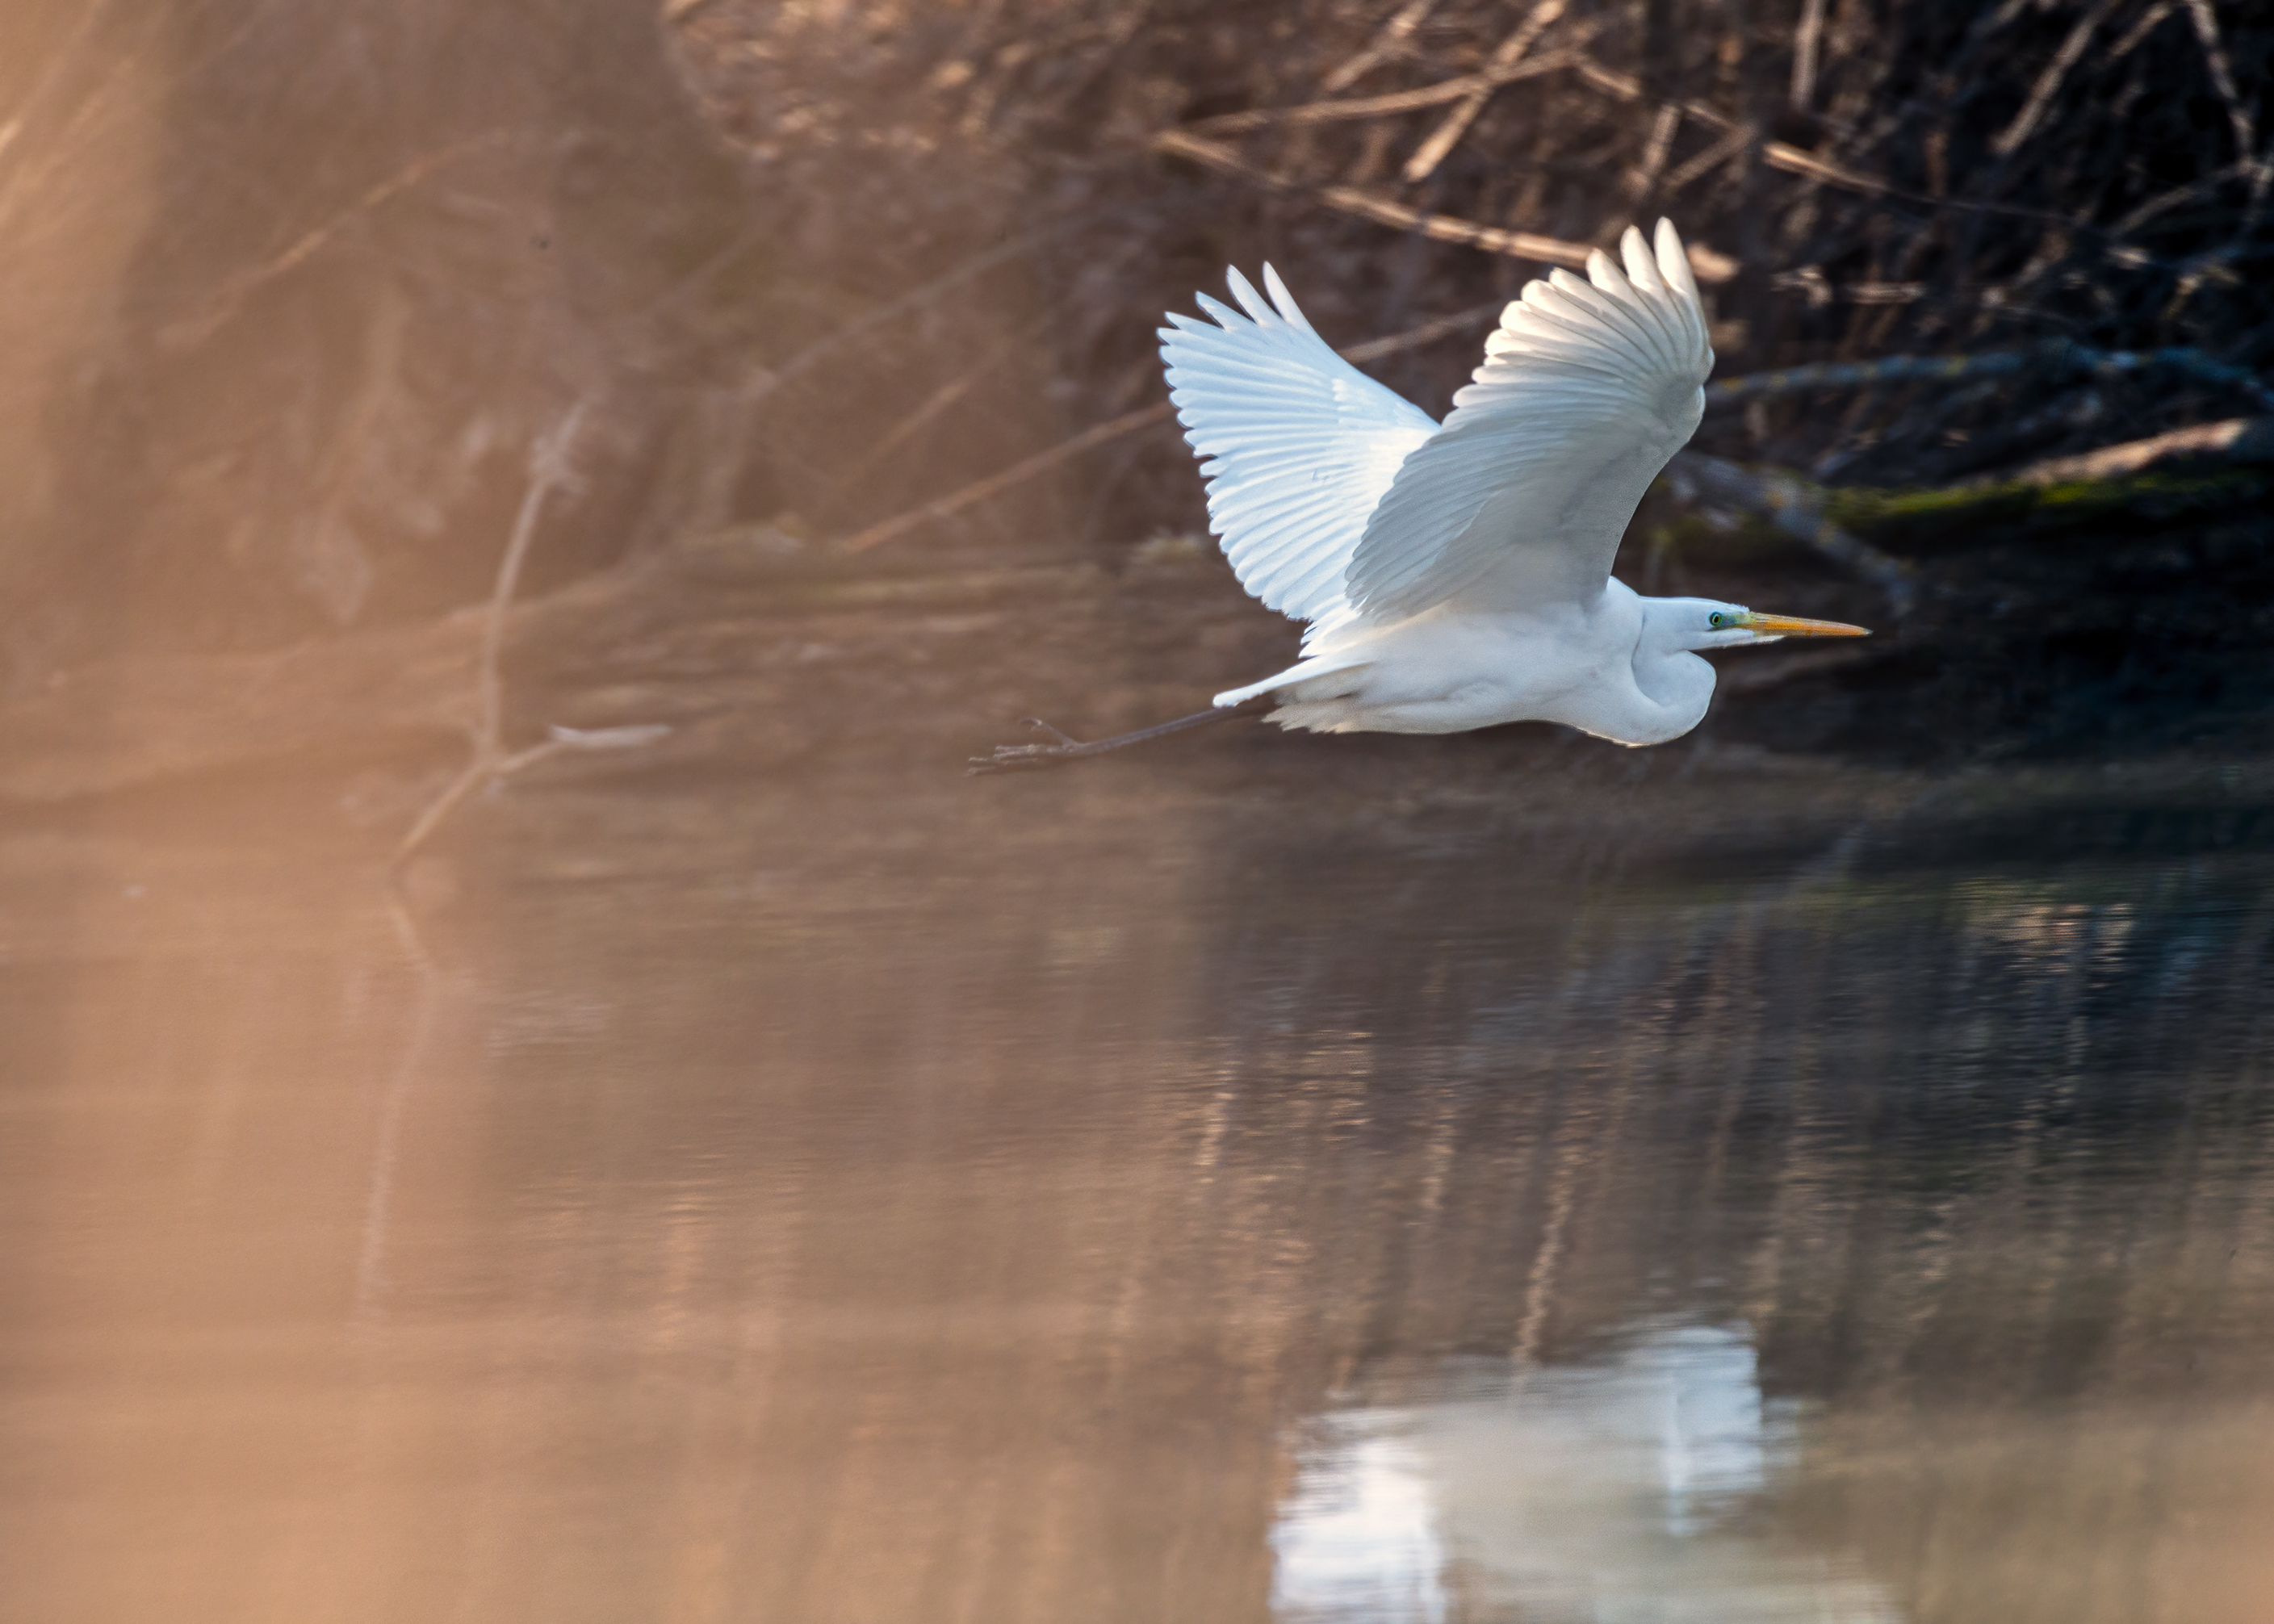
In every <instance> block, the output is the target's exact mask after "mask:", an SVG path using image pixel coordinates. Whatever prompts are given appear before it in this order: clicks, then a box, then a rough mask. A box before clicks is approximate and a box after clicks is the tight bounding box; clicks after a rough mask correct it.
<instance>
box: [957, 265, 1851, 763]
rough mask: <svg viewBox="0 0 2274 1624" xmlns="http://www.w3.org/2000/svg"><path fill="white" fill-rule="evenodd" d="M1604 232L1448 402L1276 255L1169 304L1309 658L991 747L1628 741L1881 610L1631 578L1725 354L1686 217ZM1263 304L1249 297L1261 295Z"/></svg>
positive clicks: (1236, 488) (1236, 512)
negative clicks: (1748, 669)
mask: <svg viewBox="0 0 2274 1624" xmlns="http://www.w3.org/2000/svg"><path fill="white" fill-rule="evenodd" d="M1620 253H1621V257H1622V258H1623V259H1624V261H1625V264H1624V266H1623V267H1621V265H1620V264H1619V262H1618V261H1617V260H1614V259H1612V258H1611V257H1610V256H1609V255H1608V254H1607V253H1603V252H1600V251H1599V252H1596V253H1594V254H1593V255H1592V256H1591V257H1590V258H1589V259H1588V261H1587V277H1586V280H1585V281H1582V280H1580V279H1579V278H1578V277H1577V276H1575V275H1573V274H1571V273H1570V272H1569V271H1564V270H1557V271H1555V272H1553V273H1551V274H1550V275H1549V276H1548V278H1547V280H1546V281H1544V282H1532V283H1529V284H1528V285H1526V287H1525V289H1524V292H1523V295H1522V297H1519V298H1518V299H1517V300H1516V301H1515V302H1514V303H1512V304H1510V305H1509V306H1508V308H1507V309H1506V310H1505V311H1504V312H1502V315H1501V323H1500V327H1499V329H1498V330H1497V331H1496V332H1495V333H1494V334H1493V335H1491V336H1490V337H1489V338H1487V340H1486V341H1485V360H1484V365H1481V366H1480V367H1479V368H1478V369H1477V370H1476V372H1475V373H1474V374H1473V375H1472V376H1473V381H1472V382H1471V383H1470V384H1469V385H1468V386H1467V387H1465V388H1464V389H1462V390H1461V391H1460V393H1459V394H1457V395H1455V396H1454V397H1453V411H1452V414H1451V416H1449V417H1447V418H1446V419H1445V421H1444V422H1443V423H1442V424H1438V423H1435V422H1434V421H1432V420H1431V419H1430V417H1429V416H1428V414H1427V413H1426V412H1424V411H1422V410H1420V409H1419V407H1417V406H1414V405H1412V403H1411V402H1407V401H1405V400H1404V399H1402V398H1400V397H1399V396H1398V395H1396V394H1394V393H1393V392H1392V391H1390V390H1389V389H1387V388H1385V387H1382V385H1381V384H1378V383H1376V382H1374V380H1372V379H1370V378H1368V377H1367V376H1366V374H1365V373H1363V372H1359V370H1358V369H1357V368H1356V367H1354V366H1352V365H1351V364H1350V363H1349V362H1347V361H1345V360H1344V359H1343V358H1342V357H1340V356H1337V354H1336V353H1335V352H1334V351H1333V350H1331V349H1329V347H1328V346H1327V344H1326V342H1325V341H1324V340H1322V339H1321V338H1320V337H1319V335H1318V334H1317V333H1315V332H1314V331H1313V330H1312V327H1311V324H1310V323H1309V322H1308V321H1306V320H1304V317H1303V313H1302V312H1301V311H1300V310H1299V309H1298V308H1297V307H1296V305H1295V301H1294V298H1293V297H1292V296H1291V295H1290V294H1289V293H1288V291H1287V288H1286V284H1285V283H1284V282H1281V281H1280V279H1279V275H1278V273H1277V272H1276V271H1274V270H1273V269H1272V268H1271V267H1269V266H1268V265H1267V266H1265V267H1263V285H1264V287H1265V288H1266V289H1268V290H1269V294H1270V298H1269V302H1268V303H1267V302H1266V300H1265V299H1264V298H1263V297H1261V295H1259V294H1258V293H1257V292H1256V290H1255V289H1254V287H1253V286H1252V285H1250V283H1249V282H1248V281H1247V279H1246V277H1244V276H1242V275H1241V274H1239V272H1238V271H1237V270H1234V271H1232V272H1231V275H1230V280H1231V292H1232V296H1233V297H1235V298H1236V299H1238V300H1239V305H1240V311H1235V310H1232V309H1231V308H1230V307H1229V306H1227V305H1224V304H1222V303H1220V302H1218V301H1217V300H1215V299H1212V298H1209V297H1208V296H1207V295H1205V294H1202V295H1201V296H1200V303H1201V308H1202V309H1204V310H1206V311H1207V312H1208V313H1209V315H1211V316H1213V317H1214V318H1215V319H1216V320H1215V322H1214V324H1213V325H1211V324H1210V323H1209V322H1205V321H1201V320H1196V319H1195V318H1193V317H1190V316H1182V315H1178V314H1175V313H1173V312H1172V313H1171V315H1170V316H1169V318H1168V320H1169V322H1170V324H1171V325H1170V326H1168V327H1163V328H1162V329H1161V338H1162V341H1163V342H1162V345H1161V355H1162V358H1163V360H1164V361H1165V362H1166V364H1167V366H1168V374H1169V387H1170V398H1171V400H1173V401H1174V402H1176V406H1177V413H1178V417H1180V418H1181V419H1182V420H1183V423H1184V425H1185V431H1186V433H1185V438H1186V440H1189V441H1190V442H1191V443H1192V446H1193V449H1194V450H1195V451H1197V452H1198V453H1199V454H1200V455H1201V456H1202V457H1203V458H1205V459H1206V461H1204V462H1202V464H1201V473H1202V475H1203V476H1205V477H1206V478H1207V480H1208V485H1209V525H1210V528H1211V529H1212V530H1214V531H1215V533H1216V536H1217V537H1219V538H1221V539H1222V541H1223V544H1224V555H1225V557H1227V558H1228V559H1229V560H1231V567H1232V569H1233V571H1234V572H1235V573H1236V574H1237V575H1239V582H1240V584H1241V585H1242V586H1244V587H1246V589H1247V590H1248V591H1249V592H1250V593H1252V594H1253V595H1254V596H1255V597H1256V598H1260V599H1261V600H1262V602H1263V603H1264V605H1266V606H1268V607H1269V608H1273V609H1276V610H1279V611H1280V612H1282V613H1284V614H1287V615H1288V616H1290V617H1291V618H1293V619H1296V620H1303V621H1306V622H1307V629H1306V631H1305V633H1304V635H1303V657H1302V658H1301V659H1299V660H1298V661H1297V662H1296V663H1295V664H1294V665H1291V666H1289V667H1288V668H1287V669H1286V670H1284V671H1282V672H1280V673H1276V675H1273V676H1269V677H1266V678H1264V679H1263V680H1261V681H1260V682H1251V683H1249V684H1247V685H1246V687H1244V688H1231V689H1229V690H1227V691H1225V692H1224V693H1221V694H1218V695H1216V702H1215V705H1214V707H1212V708H1211V709H1210V710H1209V711H1201V712H1200V713H1199V714H1198V715H1195V716H1189V717H1184V718H1179V719H1178V720H1176V721H1173V722H1166V723H1163V724H1162V725H1161V726H1157V727H1148V728H1144V729H1141V730H1140V731H1138V732H1136V733H1124V734H1121V735H1119V736H1118V737H1117V738H1113V739H1103V740H1098V741H1094V742H1091V743H1088V744H1084V743H1081V742H1080V741H1076V740H1073V739H1069V738H1067V737H1066V735H1065V734H1064V733H1059V732H1058V730H1057V729H1056V728H1054V727H1050V726H1049V724H1047V723H1042V722H1037V723H1036V724H1035V726H1039V727H1042V728H1043V729H1044V730H1045V731H1047V732H1048V733H1051V734H1052V735H1053V736H1054V737H1055V738H1056V740H1057V741H1058V742H1056V743H1054V744H1041V745H1012V746H1005V747H1002V748H998V750H997V751H996V752H995V754H994V755H993V756H990V757H988V758H986V759H983V760H979V761H975V762H974V763H973V766H974V768H975V770H980V771H1001V770H1003V769H1006V768H1017V767H1042V766H1051V765H1056V764H1057V763H1060V762H1063V761H1067V760H1071V759H1073V758H1074V757H1077V756H1090V755H1096V754H1097V753H1098V752H1100V751H1103V750H1107V749H1113V748H1119V747H1120V746H1122V745H1125V744H1133V743H1136V742H1137V741H1140V740H1143V739H1151V738H1157V737H1159V736H1160V735H1162V734H1163V733H1175V732H1178V731H1180V730H1182V729H1184V728H1187V727H1196V726H1202V725H1203V724H1206V723H1209V722H1212V721H1217V720H1221V719H1223V718H1224V717H1225V716H1227V715H1229V714H1230V713H1231V711H1232V710H1233V708H1235V707H1237V706H1239V705H1242V704H1245V703H1246V702H1248V701H1250V700H1254V699H1260V698H1263V697H1265V696H1269V697H1270V698H1271V699H1272V700H1273V701H1274V702H1275V703H1276V707H1277V708H1276V710H1275V711H1273V712H1272V713H1271V715H1270V717H1269V719H1270V720H1272V721H1275V722H1276V723H1278V724H1279V726H1282V727H1301V728H1308V729H1310V730H1312V731H1314V732H1318V733H1369V732H1371V733H1462V732H1465V731H1466V730H1468V729H1470V728H1475V727H1491V726H1496V725H1497V724H1499V723H1502V722H1518V721H1548V722H1561V723H1563V724H1565V725H1567V726H1572V727H1576V728H1579V729H1581V730H1582V731H1584V732H1586V733H1593V734H1595V735H1596V736H1598V737H1600V738H1603V739H1608V740H1613V741H1616V742H1618V743H1621V744H1630V745H1643V744H1662V743H1664V742H1665V741H1667V740H1669V739H1674V738H1678V737H1680V736H1681V735H1682V734H1683V733H1688V732H1689V731H1690V729H1691V728H1693V727H1695V726H1698V722H1699V721H1700V720H1702V719H1703V718H1704V717H1705V715H1706V706H1707V704H1708V703H1709V702H1710V701H1711V700H1712V698H1713V666H1712V665H1708V664H1707V663H1706V661H1705V660H1703V659H1700V658H1698V652H1697V651H1698V650H1701V649H1727V648H1736V647H1739V646H1742V645H1745V644H1751V643H1773V642H1776V641H1777V640H1778V639H1780V638H1783V637H1858V636H1864V635H1868V634H1867V633H1866V632H1865V631H1864V628H1861V627H1857V626H1844V625H1841V624H1839V623H1837V622H1834V621H1829V620H1800V619H1796V618H1795V617H1792V616H1789V615H1779V614H1764V613H1758V612H1756V611H1754V610H1751V609H1748V608H1746V607H1744V606H1743V605H1739V604H1725V603H1717V602H1714V601H1712V600H1710V599H1706V598H1644V597H1642V596H1640V595H1639V594H1638V593H1637V592H1635V591H1634V590H1632V589H1631V588H1630V587H1628V586H1627V585H1626V584H1625V583H1622V582H1619V581H1615V580H1613V579H1612V578H1611V574H1610V570H1611V561H1612V560H1613V558H1614V556H1615V554H1616V553H1617V552H1618V547H1619V538H1620V537H1621V536H1622V535H1623V533H1624V532H1625V530H1626V527H1627V523H1628V521H1629V520H1630V519H1631V518H1632V517H1633V516H1634V511H1635V508H1636V506H1637V505H1638V503H1639V502H1640V501H1641V500H1642V497H1643V493H1644V492H1645V491H1646V490H1648V489H1649V487H1650V483H1651V481H1652V480H1653V479H1655V478H1656V477H1658V474H1659V471H1660V470H1661V469H1663V468H1664V467H1665V466H1666V464H1667V462H1668V459H1669V458H1670V457H1672V456H1673V455H1674V454H1675V452H1676V451H1677V450H1679V449H1680V448H1681V447H1682V445H1683V442H1684V441H1686V440H1688V439H1689V438H1690V435H1691V434H1692V433H1693V432H1696V430H1697V427H1698V420H1699V419H1700V418H1701V417H1703V416H1704V415H1705V410H1706V394H1705V389H1704V385H1705V382H1706V375H1707V374H1708V373H1709V372H1712V371H1713V347H1712V346H1711V345H1710V344H1709V343H1708V342H1706V312H1705V310H1704V308H1703V307H1702V306H1701V305H1699V303H1698V284H1697V282H1696V281H1695V279H1693V278H1692V277H1691V275H1690V261H1689V259H1688V258H1687V256H1685V254H1684V253H1683V247H1682V239H1681V238H1680V237H1678V236H1677V235H1676V234H1675V229H1674V226H1673V224H1672V222H1668V221H1663V220H1661V221H1660V222H1659V225H1658V240H1657V244H1656V252H1655V253H1653V252H1652V247H1651V244H1647V243H1645V241H1644V240H1643V235H1642V233H1641V232H1640V231H1639V230H1637V229H1634V228H1632V227H1629V228H1628V229H1627V233H1626V236H1625V237H1624V239H1623V241H1622V242H1621V244H1620ZM1241 311H1244V312H1246V313H1245V314H1244V315H1243V314H1242V313H1241Z"/></svg>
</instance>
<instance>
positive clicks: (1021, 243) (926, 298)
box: [741, 212, 1092, 405]
mask: <svg viewBox="0 0 2274 1624" xmlns="http://www.w3.org/2000/svg"><path fill="white" fill-rule="evenodd" d="M1091 220H1092V214H1090V213H1088V212H1082V213H1078V214H1069V215H1067V216H1065V218H1063V219H1060V220H1054V221H1052V222H1050V224H1048V225H1044V226H1038V227H1036V228H1035V229H1034V230H1032V231H1029V232H1027V233H1026V234H1025V235H1024V236H1021V237H1013V238H1012V239H1011V240H1010V241H1009V242H1007V243H1002V244H998V245H997V246H995V247H993V248H990V249H988V250H987V251H986V252H983V253H978V254H974V255H973V256H972V257H971V258H970V259H966V260H965V261H963V263H962V264H960V265H958V266H953V267H950V268H949V269H947V270H945V271H943V272H941V273H940V274H938V275H937V276H935V277H933V278H932V279H931V280H930V282H924V283H922V284H921V285H919V286H917V287H915V288H911V289H908V291H907V292H906V293H903V294H901V295H900V297H898V298H893V299H888V300H886V301H885V303H884V304H882V305H877V307H876V308H875V309H874V310H870V311H864V312H862V313H861V314H860V315H858V316H855V318H854V319H853V320H850V321H848V322H847V323H846V324H845V325H844V326H843V327H837V328H834V329H832V330H831V331H830V332H828V333H825V334H824V335H822V336H821V337H819V338H817V339H816V340H814V341H813V342H811V343H809V344H808V345H807V346H806V347H805V348H804V349H802V350H799V351H798V352H797V353H796V354H795V355H793V356H791V357H789V358H788V359H787V360H786V361H784V362H783V363H782V364H781V365H779V366H761V367H759V368H757V370H756V371H755V372H752V373H751V374H750V375H749V377H748V378H747V379H745V380H743V383H742V389H741V396H742V402H743V403H744V404H746V405H747V404H752V403H755V402H758V401H762V400H764V398H765V397H766V396H768V395H772V394H773V393H774V392H775V391H776V390H778V389H780V388H782V387H786V386H787V385H788V384H791V383H794V382H795V381H796V380H798V379H799V378H801V377H802V376H803V375H804V374H805V373H807V372H811V371H812V370H813V369H814V368H815V367H816V366H818V365H820V364H821V363H822V362H824V361H825V360H827V359H828V358H829V357H831V356H832V355H834V354H836V353H837V351H839V350H842V349H843V348H844V347H845V346H846V345H847V344H849V343H851V342H853V341H854V340H855V339H857V338H860V337H862V336H863V335H867V334H870V333H873V332H875V331H876V330H877V328H878V327H884V326H885V325H886V324H888V323H890V322H893V321H897V320H900V318H901V317H902V316H906V315H910V314H913V313H914V312H916V311H919V310H922V309H923V308H924V307H925V306H926V305H930V304H931V303H932V302H933V301H934V300H936V299H937V298H938V297H940V296H941V295H943V294H945V293H949V292H952V291H953V290H954V289H957V288H960V287H961V286H962V285H963V284H964V283H965V282H969V281H970V280H971V279H972V278H973V277H975V276H976V275H979V274H981V273H982V272H984V271H990V270H992V269H994V268H995V267H997V266H998V265H1001V264H1003V263H1004V262H1005V260H1009V259H1017V258H1018V257H1019V256H1020V255H1021V254H1024V253H1028V252H1032V251H1033V250H1035V249H1036V248H1039V247H1041V246H1042V245H1043V244H1044V243H1047V242H1050V241H1052V240H1054V239H1055V238H1058V237H1064V236H1065V235H1066V234H1067V233H1068V232H1070V231H1073V230H1075V229H1079V228H1081V227H1082V226H1086V225H1088V224H1090V223H1091Z"/></svg>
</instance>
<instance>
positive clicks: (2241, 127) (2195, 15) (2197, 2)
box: [2186, 0, 2266, 196]
mask: <svg viewBox="0 0 2274 1624" xmlns="http://www.w3.org/2000/svg"><path fill="white" fill-rule="evenodd" d="M2186 4H2187V20H2188V21H2189V22H2191V23H2193V24H2194V25H2195V39H2196V40H2197V41H2199V42H2200V43H2201V44H2202V54H2203V61H2204V64H2206V65H2207V66H2208V67H2209V68H2210V82H2211V85H2212V86H2213V87H2214V88H2215V89H2217V90H2218V95H2219V100H2220V101H2222V102H2225V103H2226V117H2227V122H2228V123H2229V124H2232V125H2233V127H2234V155H2235V156H2236V157H2237V158H2238V159H2240V160H2241V161H2242V162H2245V163H2248V162H2251V160H2252V159H2253V158H2254V157H2255V155H2256V154H2257V151H2258V136H2257V132H2256V128H2255V123H2254V121H2253V120H2252V118H2251V117H2250V109H2248V108H2247V107H2245V106H2244V105H2243V104H2242V97H2241V95H2240V94H2239V93H2238V92H2237V91H2236V89H2235V87H2234V69H2233V65H2232V64H2230V63H2229V62H2228V61H2227V57H2226V46H2225V42H2224V41H2221V40H2220V38H2219V37H2218V15H2217V14H2216V13H2215V12H2213V11H2212V10H2211V9H2210V0H2186ZM2258 167H2259V170H2260V173H2259V174H2258V175H2257V176H2255V177H2253V185H2252V193H2253V195H2254V196H2255V194H2256V193H2257V192H2261V191H2263V190H2264V188H2265V184H2266V183H2265V179H2264V166H2263V164H2262V165H2260V166H2258Z"/></svg>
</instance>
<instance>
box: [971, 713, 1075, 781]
mask: <svg viewBox="0 0 2274 1624" xmlns="http://www.w3.org/2000/svg"><path fill="white" fill-rule="evenodd" d="M1025 721H1026V724H1027V726H1029V727H1032V728H1035V729H1037V730H1039V731H1040V732H1043V733H1048V734H1050V737H1051V738H1053V739H1055V740H1057V741H1058V742H1057V743H1056V744H998V745H997V746H996V747H995V753H994V754H993V755H992V756H972V757H971V758H970V764H969V765H968V766H967V767H966V768H965V769H964V771H965V772H966V773H967V774H968V776H970V777H973V778H976V777H978V776H979V775H980V774H981V773H983V772H1019V771H1027V770H1030V769H1033V768H1037V767H1055V766H1057V765H1058V763H1061V762H1065V761H1071V760H1073V758H1074V757H1075V756H1088V755H1091V754H1094V752H1093V750H1092V748H1091V747H1090V746H1088V745H1086V744H1084V743H1083V742H1082V741H1081V740H1079V739H1076V738H1074V737H1073V736H1072V735H1071V734H1068V733H1061V732H1059V731H1058V729H1057V728H1055V727H1053V726H1050V724H1049V723H1048V722H1045V721H1044V720H1043V718H1040V717H1038V716H1030V717H1028V718H1025Z"/></svg>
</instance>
